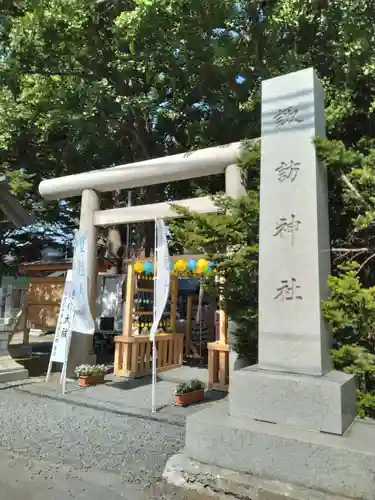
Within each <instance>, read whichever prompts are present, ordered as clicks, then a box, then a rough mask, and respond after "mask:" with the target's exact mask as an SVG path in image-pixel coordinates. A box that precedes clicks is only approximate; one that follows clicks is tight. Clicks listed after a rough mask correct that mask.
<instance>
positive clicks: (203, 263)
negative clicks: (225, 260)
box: [197, 259, 208, 274]
mask: <svg viewBox="0 0 375 500" xmlns="http://www.w3.org/2000/svg"><path fill="white" fill-rule="evenodd" d="M207 268H208V260H206V259H198V261H197V271H198V272H199V274H202V273H204V272H205V271H206V269H207Z"/></svg>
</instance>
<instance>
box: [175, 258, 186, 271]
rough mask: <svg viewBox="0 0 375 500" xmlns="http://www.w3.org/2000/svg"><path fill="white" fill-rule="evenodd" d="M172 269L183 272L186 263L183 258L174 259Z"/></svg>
mask: <svg viewBox="0 0 375 500" xmlns="http://www.w3.org/2000/svg"><path fill="white" fill-rule="evenodd" d="M173 267H174V270H175V271H177V272H178V273H183V272H184V271H185V269H186V268H187V263H186V261H185V260H182V259H179V260H176V262H175V263H174V266H173Z"/></svg>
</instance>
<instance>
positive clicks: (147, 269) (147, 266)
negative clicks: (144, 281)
mask: <svg viewBox="0 0 375 500" xmlns="http://www.w3.org/2000/svg"><path fill="white" fill-rule="evenodd" d="M143 272H144V273H145V274H152V273H153V272H154V265H153V263H152V262H145V263H144V264H143Z"/></svg>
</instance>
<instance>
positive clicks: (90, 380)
mask: <svg viewBox="0 0 375 500" xmlns="http://www.w3.org/2000/svg"><path fill="white" fill-rule="evenodd" d="M74 373H75V374H76V376H77V377H78V385H80V386H81V387H87V386H88V385H97V384H102V383H103V382H104V375H105V374H106V373H107V367H106V366H105V365H79V366H77V368H76V369H75V370H74Z"/></svg>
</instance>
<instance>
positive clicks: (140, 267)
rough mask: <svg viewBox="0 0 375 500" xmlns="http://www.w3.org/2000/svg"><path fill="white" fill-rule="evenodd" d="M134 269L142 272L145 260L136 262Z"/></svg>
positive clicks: (138, 272) (139, 272)
mask: <svg viewBox="0 0 375 500" xmlns="http://www.w3.org/2000/svg"><path fill="white" fill-rule="evenodd" d="M134 271H135V272H136V273H137V274H141V273H142V272H143V262H136V263H135V264H134Z"/></svg>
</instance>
